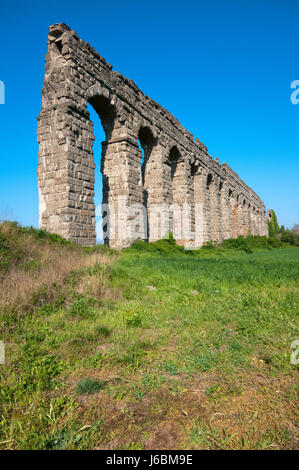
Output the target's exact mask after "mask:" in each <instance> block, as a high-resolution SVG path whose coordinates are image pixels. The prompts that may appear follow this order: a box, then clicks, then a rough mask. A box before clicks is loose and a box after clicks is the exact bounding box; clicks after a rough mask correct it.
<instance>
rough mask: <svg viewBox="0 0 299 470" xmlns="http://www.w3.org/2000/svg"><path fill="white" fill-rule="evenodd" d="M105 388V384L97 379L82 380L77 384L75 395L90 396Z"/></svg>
mask: <svg viewBox="0 0 299 470" xmlns="http://www.w3.org/2000/svg"><path fill="white" fill-rule="evenodd" d="M104 387H105V382H103V381H100V380H97V379H90V378H89V377H88V378H87V379H82V380H80V381H79V382H78V384H77V387H76V393H77V394H78V395H83V394H87V395H92V394H94V393H97V392H99V391H100V390H102V389H103V388H104Z"/></svg>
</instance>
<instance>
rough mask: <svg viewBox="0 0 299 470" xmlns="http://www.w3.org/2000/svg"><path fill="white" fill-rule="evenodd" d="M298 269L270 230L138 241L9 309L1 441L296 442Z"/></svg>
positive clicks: (18, 444) (127, 445)
mask: <svg viewBox="0 0 299 470" xmlns="http://www.w3.org/2000/svg"><path fill="white" fill-rule="evenodd" d="M31 236H32V234H31ZM45 243H48V242H47V241H45ZM276 246H277V248H275V247H276ZM274 248H275V249H274ZM5 249H6V248H5V247H4V248H3V250H5ZM105 250H106V251H107V248H105ZM89 251H90V252H91V253H93V252H94V250H87V252H86V256H89V253H88V252H89ZM95 251H96V250H95ZM107 253H108V257H109V256H110V254H109V251H107ZM13 256H14V255H13ZM24 261H26V259H25V260H24V259H23V262H24ZM7 269H8V268H7ZM22 269H24V268H22ZM298 278H299V249H298V248H291V247H286V246H284V245H282V244H280V242H278V245H277V243H276V241H274V242H273V241H271V240H267V239H266V240H265V239H264V238H263V237H249V238H248V239H242V238H239V239H237V240H228V241H226V242H224V243H222V244H221V245H217V246H215V245H212V244H210V245H209V246H208V247H205V248H203V249H201V250H196V251H186V250H183V249H182V248H181V247H178V246H177V245H175V243H174V242H173V241H171V240H170V241H167V240H162V241H160V242H156V243H155V244H149V245H146V244H144V243H143V242H138V243H136V244H135V245H134V246H133V247H131V248H129V249H126V250H123V252H121V255H120V257H119V259H118V260H114V259H113V258H111V262H108V263H107V264H106V265H100V264H96V265H95V266H93V267H91V268H90V267H89V268H84V269H80V270H79V271H78V272H76V273H73V274H72V275H71V276H70V277H68V280H67V281H66V283H65V289H64V290H63V291H62V292H60V294H59V297H58V298H57V296H56V297H55V296H54V298H53V301H51V299H50V301H49V299H48V298H47V299H46V301H45V302H44V303H42V304H41V305H40V301H39V302H38V303H37V304H36V305H35V306H34V308H33V309H30V310H29V311H26V308H25V307H24V311H22V312H20V313H19V315H18V316H16V315H14V316H13V322H12V319H11V317H10V316H9V315H7V312H6V313H5V312H2V317H1V338H0V339H2V340H3V341H4V342H5V345H6V360H7V362H6V365H5V366H0V374H1V375H0V397H1V401H2V404H1V417H0V447H1V448H3V449H58V448H66V449H90V448H109V446H112V448H114V449H117V448H119V449H135V448H188V449H190V448H204V449H213V448H217V449H218V448H219V449H232V448H234V449H264V448H274V449H275V448H281V449H289V448H295V447H296V442H297V441H296V435H295V412H296V399H297V397H298V387H296V374H297V373H298V369H297V368H298V366H295V365H294V364H292V363H291V362H290V354H291V352H292V351H291V346H290V345H291V342H292V341H293V340H294V339H298V337H299V332H298V300H299V295H298ZM97 283H99V284H100V285H102V284H103V286H104V287H105V289H102V290H100V291H99V292H101V293H100V294H93V295H91V293H90V285H93V286H94V284H97ZM38 298H39V299H40V296H39V297H38ZM174 436H175V437H174Z"/></svg>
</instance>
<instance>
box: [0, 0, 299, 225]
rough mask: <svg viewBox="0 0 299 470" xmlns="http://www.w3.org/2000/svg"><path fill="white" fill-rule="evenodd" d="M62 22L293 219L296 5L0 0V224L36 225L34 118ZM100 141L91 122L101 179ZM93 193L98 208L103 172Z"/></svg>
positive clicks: (269, 0)
mask: <svg viewBox="0 0 299 470" xmlns="http://www.w3.org/2000/svg"><path fill="white" fill-rule="evenodd" d="M57 22H65V23H67V24H68V25H69V26H70V27H71V28H72V29H74V30H75V31H77V33H78V34H79V36H80V37H82V38H83V39H85V40H86V41H88V42H89V43H90V44H91V45H92V46H93V47H94V48H95V49H96V50H97V51H98V52H99V53H100V54H101V55H102V56H103V57H105V59H106V60H107V61H108V62H110V63H112V64H113V66H114V70H118V71H119V72H121V73H122V74H124V75H125V76H126V77H128V78H132V79H133V80H134V82H135V83H136V84H137V85H138V86H139V87H140V88H141V89H142V90H143V91H144V92H145V93H146V94H147V95H149V96H150V97H151V98H153V99H154V100H155V101H158V102H159V103H160V104H161V105H162V106H164V107H166V108H167V109H168V110H169V111H170V112H171V113H172V114H174V115H175V116H176V117H177V118H178V119H179V120H180V122H181V123H182V125H183V126H184V127H186V128H187V129H188V130H189V131H190V132H192V133H193V134H194V136H195V137H198V138H199V139H200V140H201V141H202V142H203V143H204V144H205V145H207V147H208V149H209V152H210V154H211V155H212V156H213V157H215V156H218V157H219V159H220V161H221V162H223V161H225V162H227V163H228V164H229V165H230V166H231V167H232V168H233V169H234V170H235V171H236V172H237V173H238V174H239V175H240V177H241V178H242V179H244V180H245V182H246V183H247V184H248V185H249V186H251V187H252V188H253V189H254V190H255V191H256V192H257V193H258V194H259V195H260V196H261V198H262V199H263V200H264V201H265V203H266V205H267V207H268V208H274V209H275V210H276V212H277V214H278V218H279V222H280V223H281V224H284V225H286V226H289V227H291V226H292V225H293V224H294V223H299V210H298V207H299V198H298V192H299V189H298V188H299V185H298V174H299V171H298V170H299V139H298V135H299V126H298V124H299V104H298V105H294V104H292V103H291V101H290V95H291V91H292V90H291V89H290V84H291V82H292V81H293V80H299V61H298V44H299V2H298V0H281V1H278V0H250V1H247V0H242V1H237V0H235V1H233V0H226V1H224V0H218V1H217V0H209V1H201V0H194V1H192V0H184V1H177V0H172V1H171V0H148V1H147V0H143V1H141V0H139V1H137V0H127V1H125V0H122V1H118V0H114V1H111V2H107V1H90V0H84V1H78V0H72V1H66V0H60V1H58V0H51V1H47V0H44V1H30V0H28V1H26V2H23V1H22V2H21V1H18V2H16V1H10V2H8V1H6V2H2V3H1V7H0V43H1V51H0V80H2V81H3V82H4V83H5V86H6V96H5V98H6V103H5V104H4V105H0V123H1V126H0V129H1V130H0V135H1V139H0V155H1V180H0V181H1V184H0V218H3V217H7V218H8V217H9V218H10V219H14V220H18V221H19V222H21V223H23V224H26V225H28V224H32V225H34V226H37V223H38V192H37V175H36V168H37V162H38V161H37V151H38V146H37V140H36V118H37V116H38V114H39V111H40V108H41V92H40V90H41V87H42V80H43V73H44V56H45V53H46V41H47V32H48V25H49V24H53V23H57ZM92 116H93V118H94V117H95V116H94V114H93V115H92ZM102 135H103V134H102V131H101V126H100V124H99V122H97V123H96V137H97V139H96V143H95V151H96V163H97V169H98V170H97V171H98V172H99V148H100V147H99V145H100V140H101V138H102ZM96 191H97V201H99V200H100V195H99V194H100V178H99V176H98V177H97V188H96Z"/></svg>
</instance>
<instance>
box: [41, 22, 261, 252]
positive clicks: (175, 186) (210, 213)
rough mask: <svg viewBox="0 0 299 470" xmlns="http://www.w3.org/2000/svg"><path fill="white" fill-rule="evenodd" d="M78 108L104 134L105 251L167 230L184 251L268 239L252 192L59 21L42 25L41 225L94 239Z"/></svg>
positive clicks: (89, 168)
mask: <svg viewBox="0 0 299 470" xmlns="http://www.w3.org/2000/svg"><path fill="white" fill-rule="evenodd" d="M87 103H90V104H91V105H92V106H93V108H94V109H95V111H96V112H97V114H98V115H99V117H100V119H101V122H102V125H103V128H104V131H105V135H106V140H105V141H104V142H103V143H102V157H101V171H102V175H103V204H104V205H103V220H104V229H105V234H106V235H105V237H106V240H105V241H109V244H110V245H111V246H112V247H115V248H121V247H123V246H128V245H129V244H131V243H132V242H133V241H135V240H136V239H145V240H149V241H154V240H157V239H160V238H162V237H163V236H165V235H166V234H167V233H168V232H169V231H172V232H176V233H178V234H179V235H178V236H175V238H176V239H177V241H178V242H179V243H181V244H184V245H185V246H189V247H193V246H200V245H202V243H204V242H206V241H208V240H219V241H221V240H223V239H225V238H231V237H237V236H238V235H239V234H241V235H244V236H246V235H247V234H248V233H249V232H250V233H252V234H255V235H267V233H268V232H267V230H268V229H267V220H266V211H265V205H264V203H263V202H262V200H261V199H260V198H259V197H258V196H257V194H256V193H255V192H254V191H253V190H252V189H251V188H249V187H248V186H247V185H246V184H245V183H244V182H243V181H242V180H241V179H240V178H239V177H238V175H237V174H236V173H235V172H234V171H233V170H232V169H231V168H230V167H229V166H228V165H227V164H226V163H223V164H222V165H221V164H220V163H219V160H218V159H217V158H215V159H213V158H212V157H211V156H210V155H209V154H208V150H207V148H206V147H205V146H204V145H203V144H202V143H201V142H199V140H198V139H195V140H194V138H193V135H192V134H190V133H189V132H188V131H186V130H185V129H184V128H183V127H182V126H181V125H180V123H179V122H178V120H177V119H175V118H174V117H173V116H172V115H171V114H170V113H168V111H167V110H166V109H164V108H162V107H161V106H160V105H159V104H158V103H156V102H155V101H153V100H152V99H150V98H149V97H148V96H146V95H144V94H143V93H142V92H141V90H139V88H138V87H137V86H136V85H135V84H134V82H133V81H132V80H129V79H127V78H125V77H123V76H122V75H121V74H120V73H118V72H116V71H112V66H111V65H110V64H108V63H107V62H106V61H105V60H104V59H103V57H101V56H100V55H99V54H98V53H97V52H96V51H95V50H94V49H93V48H92V47H91V46H90V45H89V44H88V43H86V42H85V41H83V40H82V39H80V38H79V37H78V35H77V34H76V33H75V32H74V31H72V30H70V28H69V27H68V26H66V25H65V24H55V25H53V26H50V27H49V36H48V52H47V55H46V70H45V78H44V86H43V89H42V110H41V112H40V115H39V117H38V142H39V164H38V180H39V214H40V227H42V228H45V229H47V230H48V231H50V232H55V233H58V234H60V235H62V236H63V237H65V238H67V239H69V240H72V241H75V242H77V243H80V244H82V245H94V244H95V242H96V233H95V206H94V179H95V163H94V157H93V141H94V134H93V124H92V122H91V121H90V118H89V112H88V110H87ZM138 140H139V142H140V144H141V147H142V149H143V152H142V151H141V150H140V147H139V145H138ZM143 154H144V155H143ZM142 160H143V161H142ZM142 207H145V208H146V210H145V211H144V210H142ZM132 208H133V209H132ZM107 227H108V229H107ZM182 227H183V230H180V229H181V228H182ZM185 227H188V230H185ZM108 238H109V240H108Z"/></svg>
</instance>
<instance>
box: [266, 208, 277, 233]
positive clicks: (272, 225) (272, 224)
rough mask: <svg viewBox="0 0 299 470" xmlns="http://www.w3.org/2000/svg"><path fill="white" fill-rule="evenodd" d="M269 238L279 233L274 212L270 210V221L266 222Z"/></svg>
mask: <svg viewBox="0 0 299 470" xmlns="http://www.w3.org/2000/svg"><path fill="white" fill-rule="evenodd" d="M268 227H269V236H270V237H274V236H275V235H276V234H277V233H278V232H279V225H278V220H277V216H276V214H275V211H274V210H273V209H271V220H268Z"/></svg>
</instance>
